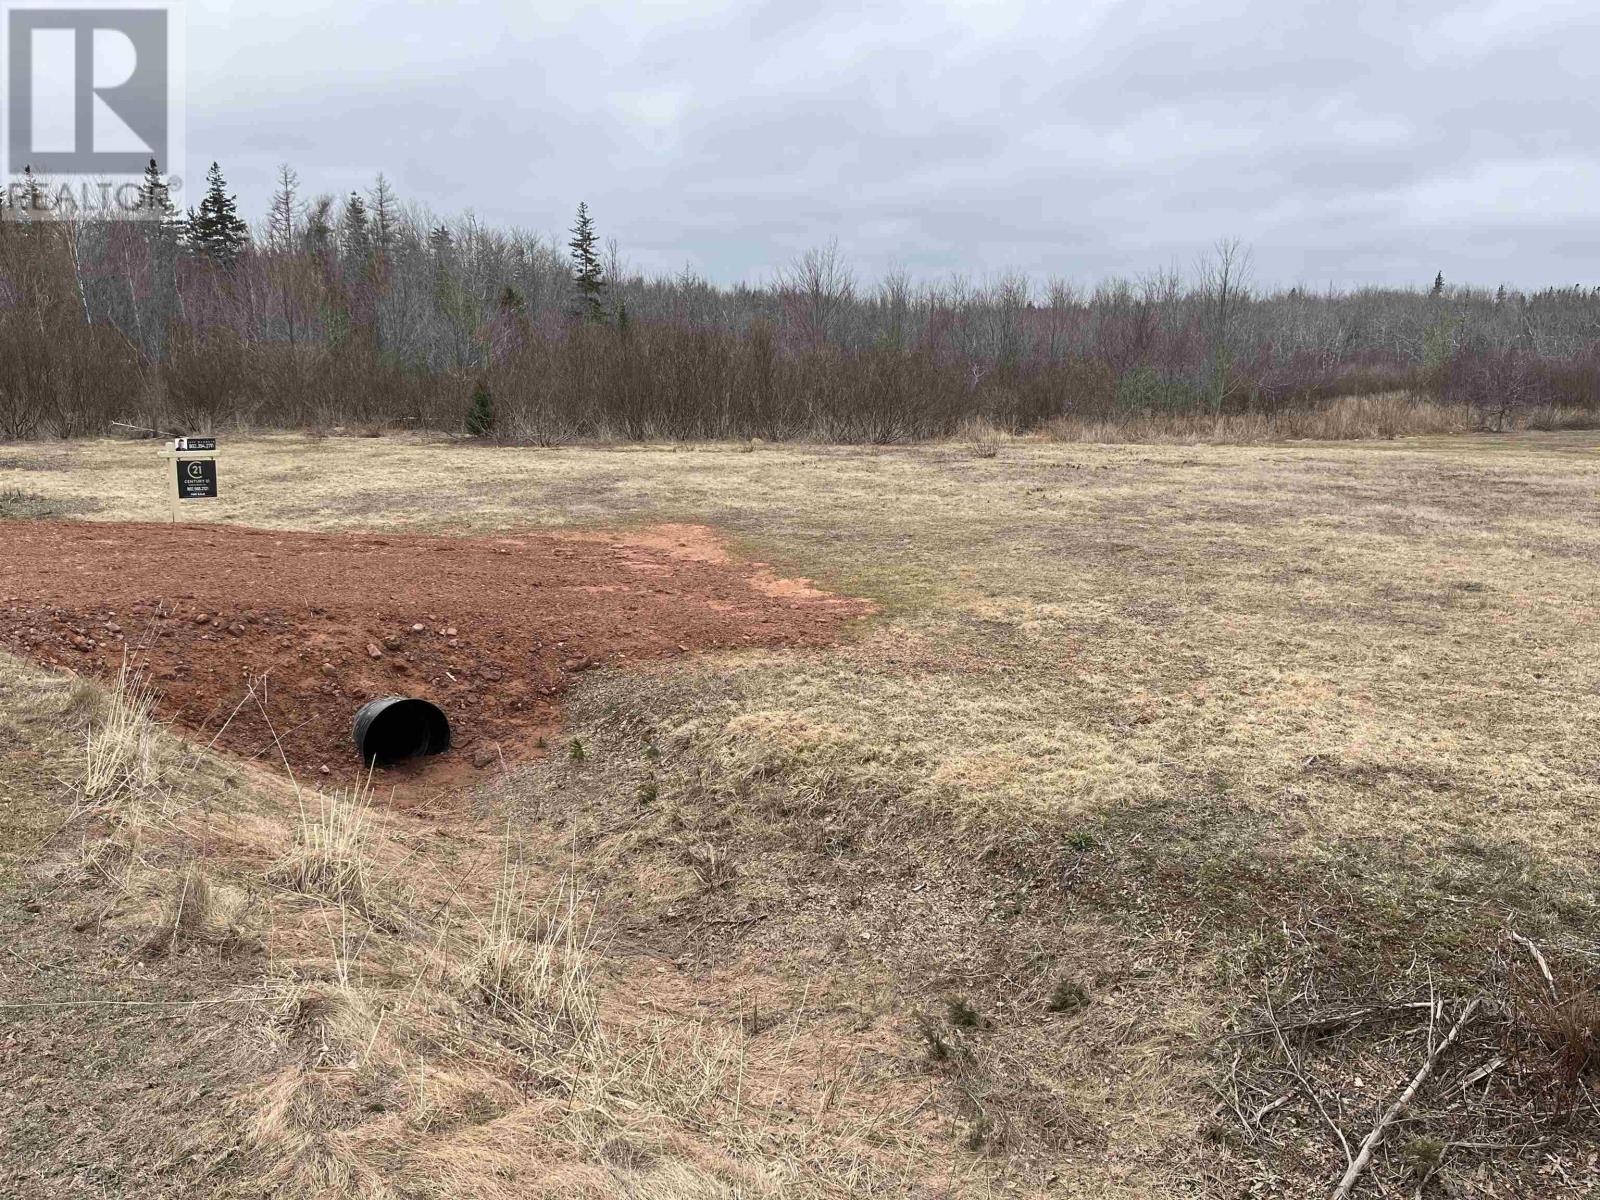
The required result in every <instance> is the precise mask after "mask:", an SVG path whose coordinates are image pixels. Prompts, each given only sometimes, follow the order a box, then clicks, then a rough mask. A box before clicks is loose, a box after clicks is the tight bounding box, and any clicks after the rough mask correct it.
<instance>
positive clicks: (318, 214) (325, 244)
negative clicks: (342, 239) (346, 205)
mask: <svg viewBox="0 0 1600 1200" xmlns="http://www.w3.org/2000/svg"><path fill="white" fill-rule="evenodd" d="M305 244H306V250H307V251H308V252H309V253H311V254H315V255H316V256H317V257H319V258H326V257H328V256H329V255H331V254H332V253H333V197H332V196H318V197H317V198H316V199H315V200H313V201H312V202H311V207H310V209H309V210H307V212H306V232H305Z"/></svg>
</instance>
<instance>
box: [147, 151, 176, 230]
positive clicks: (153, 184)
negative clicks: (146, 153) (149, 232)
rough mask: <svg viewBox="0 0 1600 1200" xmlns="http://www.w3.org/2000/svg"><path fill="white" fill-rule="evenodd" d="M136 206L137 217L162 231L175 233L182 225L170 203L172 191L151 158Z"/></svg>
mask: <svg viewBox="0 0 1600 1200" xmlns="http://www.w3.org/2000/svg"><path fill="white" fill-rule="evenodd" d="M136 205H137V211H138V215H139V216H141V217H144V218H146V219H147V220H150V221H153V222H155V223H157V224H158V225H159V227H160V228H161V229H162V230H163V231H176V230H177V229H178V228H179V227H180V226H181V225H182V224H183V222H182V221H181V220H180V219H179V217H178V210H177V208H176V207H175V206H174V205H173V203H172V191H171V189H170V188H169V187H168V186H167V181H166V179H165V178H164V177H163V176H162V174H161V168H160V167H158V166H157V165H156V160H155V159H153V158H152V159H151V160H150V162H149V163H148V164H147V165H146V166H145V169H144V179H143V180H142V181H140V183H139V194H138V199H137V201H136Z"/></svg>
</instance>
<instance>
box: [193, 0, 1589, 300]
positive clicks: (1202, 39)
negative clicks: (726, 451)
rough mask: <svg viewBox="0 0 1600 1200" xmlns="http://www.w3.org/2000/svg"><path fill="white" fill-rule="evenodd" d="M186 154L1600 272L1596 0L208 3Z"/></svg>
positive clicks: (866, 241) (981, 233)
mask: <svg viewBox="0 0 1600 1200" xmlns="http://www.w3.org/2000/svg"><path fill="white" fill-rule="evenodd" d="M187 29H188V55H187V57H188V148H189V155H188V156H189V159H190V162H191V164H192V165H193V166H194V167H195V168H196V169H197V170H198V168H202V167H203V166H204V165H205V164H206V163H208V162H210V161H211V160H212V159H217V160H220V162H221V163H222V166H223V170H224V172H225V174H226V175H227V177H228V179H229V182H230V184H231V185H233V186H234V187H235V188H236V189H237V191H238V192H239V194H240V198H241V201H242V202H243V204H244V206H245V207H246V209H247V210H248V212H247V215H248V216H249V217H250V218H251V220H252V221H255V220H258V219H259V218H260V217H261V216H262V215H263V214H264V212H265V208H266V204H267V200H268V195H269V192H270V187H271V176H272V173H273V169H274V167H275V165H276V164H277V163H279V162H282V161H287V162H289V163H291V164H292V165H293V166H294V167H295V168H296V170H298V172H299V173H300V176H301V178H302V180H303V181H304V184H305V186H306V189H307V191H308V193H310V192H318V191H326V192H333V193H344V192H348V191H349V190H350V189H351V188H353V187H356V188H363V189H365V188H367V187H369V186H370V184H371V182H372V178H373V176H374V175H375V174H376V173H377V172H378V171H383V172H384V173H385V174H386V175H387V176H388V177H389V179H390V180H391V181H392V183H393V184H394V186H395V188H396V189H397V191H398V192H399V193H400V195H401V196H402V197H403V198H404V199H407V200H411V201H416V202H420V203H422V204H426V205H427V206H429V207H430V208H432V209H434V210H436V211H438V212H441V213H448V214H453V213H458V212H461V211H464V210H467V209H470V210H472V211H473V212H474V213H476V214H477V215H478V216H479V217H480V218H482V219H484V220H486V221H489V222H492V223H495V224H502V225H516V226H520V227H523V228H527V229H531V230H536V231H539V232H542V233H551V232H559V231H561V230H563V229H564V228H565V227H566V226H567V225H569V224H570V223H571V214H572V210H573V208H574V207H575V206H576V205H577V202H578V201H579V200H580V199H582V200H586V201H587V202H588V203H589V206H590V208H591V210H592V211H593V213H594V215H595V218H596V220H597V222H598V225H599V229H600V232H601V234H602V236H603V237H615V238H616V239H617V241H618V243H619V245H620V249H621V251H622V253H623V256H624V258H625V259H627V260H628V261H629V262H630V263H632V264H633V265H635V266H638V267H641V268H643V269H645V270H648V271H675V270H677V269H680V268H682V267H683V266H684V265H686V264H687V265H689V266H691V267H693V268H694V269H696V270H698V271H701V272H702V273H705V274H707V275H709V276H710V277H712V278H713V279H716V280H719V281H723V282H731V281H733V280H736V279H747V280H751V281H756V280H761V279H766V278H769V277H770V275H771V273H772V271H773V269H774V268H775V267H777V266H779V265H780V264H782V263H784V262H786V261H788V260H790V259H791V258H793V257H794V256H795V255H796V254H797V253H799V252H800V251H802V250H804V249H805V248H807V247H808V246H814V245H818V244H821V243H823V242H825V241H827V240H828V239H829V238H831V237H837V238H838V240H839V245H840V248H841V250H842V251H843V252H844V253H845V255H846V256H847V257H848V259H849V260H850V262H851V263H852V264H853V265H854V267H855V268H856V270H857V271H858V273H859V274H861V275H863V276H868V277H871V276H875V275H876V274H878V273H879V272H881V271H882V270H883V269H884V268H886V267H888V266H889V265H891V264H899V265H901V266H903V267H905V268H907V269H908V270H910V271H911V272H912V273H913V274H916V275H919V276H940V275H945V274H948V273H949V272H952V271H960V272H963V273H965V274H967V275H969V276H971V277H974V278H984V277H986V276H990V275H993V274H997V273H999V272H1001V271H1004V270H1008V269H1019V270H1022V271H1025V272H1027V273H1029V274H1031V275H1033V276H1035V277H1037V278H1039V279H1044V278H1046V277H1048V276H1051V275H1062V276H1066V277H1068V278H1071V279H1074V280H1077V281H1079V282H1091V281H1093V280H1095V279H1097V278H1101V277H1103V276H1106V275H1110V274H1116V273H1138V272H1143V271H1146V270H1149V269H1152V268H1158V267H1164V266H1168V265H1173V264H1176V265H1178V266H1180V267H1184V268H1187V267H1189V266H1190V265H1191V264H1192V262H1193V259H1194V256H1195V254H1196V252H1197V251H1198V250H1199V249H1201V248H1203V247H1204V246H1206V245H1207V244H1208V243H1210V242H1212V241H1213V240H1214V239H1216V238H1217V237H1219V236H1223V235H1236V236H1238V237H1240V238H1242V239H1243V240H1244V241H1246V242H1247V243H1249V244H1250V245H1251V246H1252V247H1253V249H1254V258H1255V267H1256V276H1257V279H1258V281H1260V282H1262V283H1268V284H1284V285H1288V284H1291V283H1304V284H1310V285H1314V286H1321V285H1325V284H1328V283H1333V284H1337V285H1341V286H1352V285H1360V284H1366V283H1396V284H1426V283H1427V282H1429V281H1431V280H1432V278H1433V274H1434V272H1435V271H1437V270H1443V271H1444V273H1445V276H1446V277H1447V278H1448V279H1450V280H1453V281H1457V282H1476V283H1481V284H1485V285H1494V284H1497V283H1500V282H1509V283H1513V284H1518V285H1523V286H1530V285H1543V284H1547V283H1575V282H1579V281H1582V282H1584V283H1595V282H1600V262H1597V259H1600V119H1597V112H1596V108H1597V105H1596V93H1597V75H1600V71H1597V69H1596V61H1597V54H1600V4H1597V3H1595V0H1472V2H1466V3H1449V2H1440V0H1384V2H1382V3H1376V2H1375V3H1365V2H1361V0H1357V2H1355V3H1351V2H1350V0H1326V2H1323V0H1317V2H1313V3H1296V2H1294V0H1193V2H1191V3H1154V2H1151V3H1142V2H1132V0H1057V2H1056V3H1012V2H1006V0H970V2H961V0H957V2H951V3H943V4H939V3H882V4H872V3H861V2H859V0H858V2H856V3H844V4H835V3H831V2H829V0H823V2H821V3H819V2H817V0H776V2H772V3H715V2H693V0H667V2H663V0H651V2H650V3H639V4H631V3H624V2H612V3H607V4H604V5H598V4H596V5H586V4H579V3H573V2H570V0H520V2H515V3H513V2H507V3H503V4H495V3H440V4H422V3H408V4H401V3H379V2H375V0H344V2H343V3H341V4H338V5H329V4H328V3H326V0H274V2H273V3H271V4H261V3H258V2H256V0H252V2H250V3H243V2H239V3H228V2H225V0H190V2H189V4H188V16H187Z"/></svg>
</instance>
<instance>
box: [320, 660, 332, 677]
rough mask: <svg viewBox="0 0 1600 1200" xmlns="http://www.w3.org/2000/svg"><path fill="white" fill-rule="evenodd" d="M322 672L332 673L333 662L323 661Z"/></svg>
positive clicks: (325, 673)
mask: <svg viewBox="0 0 1600 1200" xmlns="http://www.w3.org/2000/svg"><path fill="white" fill-rule="evenodd" d="M322 673H323V674H324V675H332V674H333V664H332V663H330V662H325V663H323V664H322Z"/></svg>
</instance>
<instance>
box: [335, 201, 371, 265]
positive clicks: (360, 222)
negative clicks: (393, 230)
mask: <svg viewBox="0 0 1600 1200" xmlns="http://www.w3.org/2000/svg"><path fill="white" fill-rule="evenodd" d="M339 249H340V251H341V252H342V253H343V254H344V257H345V261H347V262H351V263H355V264H357V265H358V266H359V265H360V264H362V263H364V262H366V260H367V255H368V254H370V253H371V252H372V232H371V230H370V229H369V228H368V227H367V202H366V201H365V200H363V199H362V198H361V193H360V192H351V193H350V198H349V199H348V200H346V201H345V202H344V212H342V213H340V214H339Z"/></svg>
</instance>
